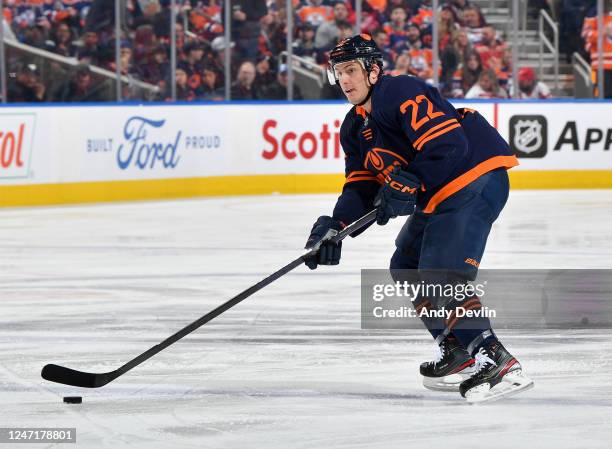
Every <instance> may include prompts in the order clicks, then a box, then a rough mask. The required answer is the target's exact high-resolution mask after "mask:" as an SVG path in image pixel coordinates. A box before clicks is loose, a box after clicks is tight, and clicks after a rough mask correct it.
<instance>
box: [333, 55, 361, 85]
mask: <svg viewBox="0 0 612 449" xmlns="http://www.w3.org/2000/svg"><path fill="white" fill-rule="evenodd" d="M347 62H358V63H359V65H361V67H362V68H363V70H365V69H366V68H365V63H364V62H363V59H361V58H359V59H352V60H350V61H342V62H338V63H336V64H334V65H331V63H330V64H329V65H328V66H327V80H328V81H329V84H331V85H332V86H335V85H336V84H339V82H340V77H339V76H338V70H337V67H338V66H339V65H341V64H346V63H347Z"/></svg>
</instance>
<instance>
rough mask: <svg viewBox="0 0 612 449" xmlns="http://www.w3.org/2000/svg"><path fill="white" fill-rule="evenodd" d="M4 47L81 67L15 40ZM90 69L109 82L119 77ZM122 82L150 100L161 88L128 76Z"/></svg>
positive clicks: (73, 60) (65, 58) (6, 41)
mask: <svg viewBox="0 0 612 449" xmlns="http://www.w3.org/2000/svg"><path fill="white" fill-rule="evenodd" d="M4 45H5V46H6V47H11V48H14V49H17V50H20V51H22V52H24V53H29V54H31V55H33V56H37V57H39V58H43V59H44V60H48V61H56V62H59V63H61V64H65V65H66V66H69V67H73V68H74V67H77V66H78V65H79V62H78V61H77V59H76V58H68V57H65V56H61V55H58V54H56V53H52V52H50V51H46V50H41V49H40V48H36V47H32V46H30V45H26V44H22V43H21V42H18V41H15V40H11V39H7V38H5V39H4ZM89 69H90V70H91V72H92V73H95V74H97V75H100V76H101V77H103V78H106V79H107V80H108V81H115V82H116V79H117V76H116V74H115V73H114V72H111V71H110V70H105V69H102V68H100V67H96V66H94V65H89ZM121 82H122V83H125V84H127V85H128V86H132V87H136V88H139V89H142V90H143V91H145V92H146V93H147V94H148V95H149V96H150V98H152V97H153V96H155V95H156V94H157V93H159V87H157V86H155V85H153V84H150V83H145V82H144V81H140V80H138V79H136V78H134V77H132V76H126V75H122V76H121Z"/></svg>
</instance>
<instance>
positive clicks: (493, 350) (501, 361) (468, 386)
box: [459, 341, 533, 403]
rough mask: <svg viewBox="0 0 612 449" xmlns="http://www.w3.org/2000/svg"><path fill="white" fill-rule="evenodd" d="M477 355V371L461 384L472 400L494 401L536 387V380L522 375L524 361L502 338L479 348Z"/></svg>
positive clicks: (470, 401)
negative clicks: (520, 361)
mask: <svg viewBox="0 0 612 449" xmlns="http://www.w3.org/2000/svg"><path fill="white" fill-rule="evenodd" d="M475 358H476V366H475V373H474V375H473V376H472V377H470V378H469V379H468V380H466V381H464V382H462V383H461V385H460V386H459V392H460V393H461V396H463V397H464V398H466V399H467V401H468V402H469V403H478V402H488V401H495V400H497V399H501V398H502V397H508V396H512V395H514V394H516V393H519V392H520V391H523V390H528V389H529V388H531V387H533V380H531V379H529V378H528V377H526V376H525V375H523V370H522V368H521V364H520V363H519V362H518V360H516V359H515V358H514V357H513V356H512V354H510V353H509V352H508V351H507V350H506V348H504V347H503V346H502V344H501V343H500V342H499V341H495V342H493V343H491V344H489V345H487V346H486V347H484V348H480V350H479V351H478V353H477V354H476V357H475Z"/></svg>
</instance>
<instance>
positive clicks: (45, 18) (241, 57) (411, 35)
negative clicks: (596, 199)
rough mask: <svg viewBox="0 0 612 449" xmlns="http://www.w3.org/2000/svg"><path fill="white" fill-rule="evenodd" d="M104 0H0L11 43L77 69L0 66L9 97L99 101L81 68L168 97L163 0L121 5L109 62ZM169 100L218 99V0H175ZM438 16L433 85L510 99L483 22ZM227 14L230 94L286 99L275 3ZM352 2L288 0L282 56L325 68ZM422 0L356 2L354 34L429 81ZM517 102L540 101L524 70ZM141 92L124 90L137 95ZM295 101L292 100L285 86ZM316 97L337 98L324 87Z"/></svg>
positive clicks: (496, 38)
mask: <svg viewBox="0 0 612 449" xmlns="http://www.w3.org/2000/svg"><path fill="white" fill-rule="evenodd" d="M114 3H115V2H114V0H5V2H4V5H5V9H4V18H5V20H6V21H7V22H8V23H10V27H11V30H12V32H13V33H14V34H15V36H16V38H17V40H19V41H20V42H23V43H25V44H27V45H30V46H33V47H37V48H41V49H44V50H48V51H50V52H53V53H57V54H59V55H62V56H66V57H72V58H76V59H77V60H78V63H79V65H78V66H77V69H76V70H73V71H71V73H70V74H68V75H67V76H65V77H64V79H61V80H60V82H54V83H53V85H52V86H49V85H46V84H45V85H43V83H42V81H41V79H40V73H39V68H37V67H36V65H35V64H31V63H30V64H25V63H23V61H22V59H23V58H14V60H13V61H11V60H10V58H9V63H11V64H12V66H10V67H9V70H8V72H9V75H10V77H9V100H10V101H105V100H113V99H114V96H113V95H111V94H109V93H108V92H104V91H100V90H99V89H96V88H95V87H96V86H95V83H94V82H93V81H92V80H93V76H92V72H91V70H90V66H92V65H93V66H97V67H100V68H103V69H107V70H110V71H113V72H114V71H115V70H116V68H117V66H116V64H117V63H118V64H119V69H120V71H121V73H122V74H124V75H128V76H129V77H131V78H132V79H137V80H141V81H143V82H145V83H148V84H150V85H154V86H157V87H158V93H157V94H156V98H155V99H157V100H168V99H170V98H171V94H170V92H171V89H170V86H169V82H170V56H169V49H170V20H171V11H170V2H169V0H122V3H123V5H124V8H122V11H121V23H122V27H121V29H122V31H121V33H122V34H121V36H120V42H121V43H120V46H121V47H120V58H119V61H116V58H115V54H116V51H115V42H116V39H115V26H114V17H115V12H114ZM176 3H177V5H178V7H179V12H178V15H177V22H176V42H177V52H178V54H177V68H176V73H175V75H176V77H175V78H176V93H177V98H178V100H187V101H189V100H222V99H224V92H225V89H224V81H225V76H224V59H223V58H224V49H225V46H226V42H225V39H224V37H223V36H224V26H223V17H224V11H223V6H224V5H223V4H224V2H223V1H222V0H190V1H179V0H177V2H176ZM441 4H442V6H441V9H440V14H439V28H438V29H439V36H438V42H439V55H440V61H441V67H440V70H439V80H440V89H441V91H442V93H443V94H444V95H445V96H447V97H452V98H507V97H508V96H509V95H510V94H511V93H512V92H511V91H512V83H511V82H510V76H511V74H512V55H511V51H510V50H509V48H508V46H507V45H506V43H505V42H504V41H503V39H502V36H501V35H500V33H499V32H498V31H497V30H496V29H495V28H494V27H492V26H490V25H488V24H487V21H486V18H485V17H484V16H483V14H482V12H481V11H480V9H479V8H478V7H477V6H476V5H474V4H472V3H470V1H469V0H446V1H442V2H441ZM231 5H232V10H231V12H230V14H231V18H232V23H231V36H232V39H231V44H230V45H231V55H232V63H231V67H232V74H231V79H232V80H233V81H232V85H231V98H232V99H240V100H256V99H285V98H286V97H287V67H286V65H285V64H284V63H283V61H281V60H280V59H279V55H280V53H281V52H282V51H284V50H285V48H286V30H287V11H286V9H285V5H286V1H285V0H232V1H231ZM355 15H356V13H355V6H354V0H353V1H351V0H293V19H294V24H295V35H294V39H295V41H294V48H293V53H294V54H295V55H297V56H300V57H301V58H304V59H307V60H310V61H311V62H313V63H315V64H318V65H321V66H325V65H326V63H327V58H328V54H329V51H330V50H331V49H332V48H333V46H334V45H335V44H336V43H337V42H338V41H339V40H341V39H344V38H346V37H349V36H351V35H352V34H353V33H354V24H355V22H356V17H355ZM432 18H433V14H432V6H431V0H363V3H362V17H361V23H362V31H364V32H368V33H370V34H371V35H372V37H373V38H374V39H375V41H376V43H377V44H378V46H379V47H380V48H381V49H382V51H383V53H384V70H385V72H386V73H389V74H392V75H399V74H412V75H414V76H418V77H420V78H423V79H425V80H432V79H433V75H434V72H433V70H434V68H433V64H432V59H433V54H432V49H431V46H432V42H433V39H432ZM518 85H519V88H520V94H521V96H522V97H523V98H548V97H550V91H549V90H548V89H547V88H546V86H545V85H543V84H542V83H538V81H537V80H536V77H535V73H534V71H533V70H532V69H529V68H525V69H522V70H521V71H520V73H519V83H518ZM139 95H142V91H141V90H138V89H129V88H126V89H124V92H123V97H124V98H127V99H130V98H135V99H138V96H139ZM294 98H295V99H300V98H301V92H300V90H299V88H297V86H294ZM321 98H330V99H331V98H342V93H341V92H340V90H339V89H338V88H335V87H331V86H325V87H324V88H323V89H322V91H321Z"/></svg>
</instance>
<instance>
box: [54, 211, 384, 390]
mask: <svg viewBox="0 0 612 449" xmlns="http://www.w3.org/2000/svg"><path fill="white" fill-rule="evenodd" d="M375 218H376V210H372V211H370V212H369V213H367V214H366V215H364V216H363V217H361V218H360V219H358V220H357V221H355V222H354V223H352V224H350V225H349V226H347V227H346V228H344V229H343V230H342V231H340V232H339V233H338V234H336V235H335V236H333V237H331V238H330V240H331V241H333V242H334V243H338V242H340V241H342V240H343V239H345V238H346V237H347V236H348V235H350V234H352V233H353V232H356V231H358V230H359V229H361V228H363V227H364V226H366V225H368V224H369V223H371V222H372V221H373V220H374V219H375ZM317 251H318V248H317V249H312V250H310V251H307V252H306V253H304V254H302V255H301V256H300V257H298V258H297V259H295V260H293V261H292V262H290V263H288V264H287V265H285V266H284V267H282V268H281V269H279V270H278V271H276V272H274V273H272V274H271V275H270V276H268V277H267V278H265V279H262V280H261V281H259V282H258V283H257V284H255V285H252V286H251V287H249V288H247V289H246V290H244V291H243V292H242V293H239V294H238V295H236V296H234V297H233V298H232V299H230V300H229V301H226V302H224V303H223V304H221V305H220V306H218V307H216V308H215V309H213V310H211V311H210V312H208V313H207V314H206V315H204V316H202V317H200V318H198V319H197V320H196V321H194V322H193V323H191V324H189V325H187V326H185V327H184V328H182V329H181V330H179V331H178V332H176V333H175V334H173V335H171V336H170V337H168V338H166V339H165V340H164V341H162V342H161V343H159V344H157V345H155V346H153V347H152V348H150V349H148V350H147V351H145V352H143V353H142V354H140V355H139V356H137V357H135V358H133V359H132V360H130V361H129V362H127V363H126V364H124V365H123V366H121V367H120V368H117V369H116V370H115V371H111V372H108V373H100V374H94V373H85V372H81V371H77V370H73V369H70V368H65V367H63V366H58V365H53V364H51V365H46V366H45V367H44V368H43V370H42V377H43V378H44V379H46V380H49V381H52V382H58V383H63V384H68V385H74V386H79V387H88V388H97V387H101V386H103V385H106V384H107V383H109V382H111V381H112V380H114V379H116V378H117V377H119V376H121V375H123V374H125V373H126V372H128V371H129V370H131V369H132V368H134V367H136V366H138V365H140V364H141V363H142V362H144V361H146V360H148V359H150V358H151V357H153V356H154V355H155V354H157V353H159V352H161V351H163V350H164V349H166V348H167V347H168V346H170V345H172V344H174V343H176V342H177V341H179V340H180V339H181V338H183V337H185V336H187V335H189V334H190V333H192V332H193V331H195V330H196V329H198V328H199V327H201V326H203V325H204V324H206V323H208V322H209V321H210V320H212V319H213V318H215V317H217V316H219V315H221V314H222V313H223V312H225V311H227V310H229V309H231V308H232V307H234V306H235V305H236V304H238V303H239V302H241V301H243V300H245V299H246V298H248V297H249V296H251V295H253V294H254V293H256V292H258V291H259V290H261V289H262V288H264V287H266V286H267V285H270V284H271V283H272V282H274V281H275V280H277V279H278V278H280V277H282V276H284V275H285V274H287V273H289V272H290V271H291V270H293V269H294V268H296V267H298V266H300V265H301V264H302V263H304V258H305V257H307V256H310V255H312V254H314V253H316V252H317Z"/></svg>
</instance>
